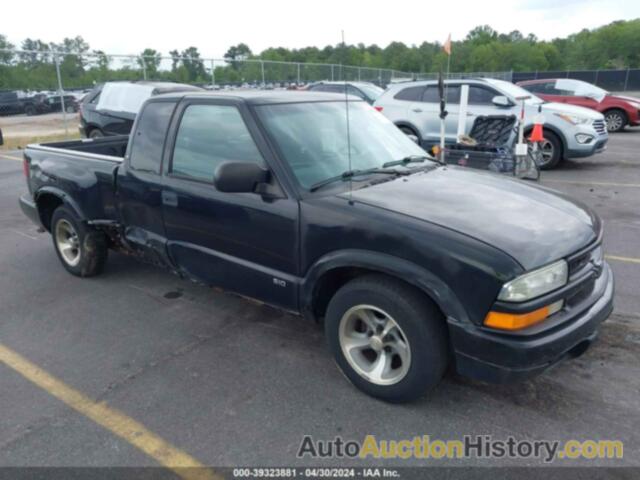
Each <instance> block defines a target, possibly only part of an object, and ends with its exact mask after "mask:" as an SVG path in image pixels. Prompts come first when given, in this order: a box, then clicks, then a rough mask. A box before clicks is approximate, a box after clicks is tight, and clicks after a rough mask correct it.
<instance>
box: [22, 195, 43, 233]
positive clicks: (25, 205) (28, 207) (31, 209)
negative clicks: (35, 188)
mask: <svg viewBox="0 0 640 480" xmlns="http://www.w3.org/2000/svg"><path fill="white" fill-rule="evenodd" d="M20 209H21V210H22V213H24V214H25V215H26V216H27V217H28V218H29V220H31V221H32V222H33V223H35V224H36V225H37V226H38V227H42V222H41V221H40V214H39V213H38V207H37V206H36V202H34V201H33V199H32V198H31V195H22V196H21V197H20Z"/></svg>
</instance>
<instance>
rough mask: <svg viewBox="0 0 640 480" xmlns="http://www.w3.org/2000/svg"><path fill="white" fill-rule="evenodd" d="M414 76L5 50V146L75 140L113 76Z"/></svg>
mask: <svg viewBox="0 0 640 480" xmlns="http://www.w3.org/2000/svg"><path fill="white" fill-rule="evenodd" d="M415 78H416V75H415V74H413V73H411V72H402V71H398V70H391V69H385V68H367V67H358V66H343V65H338V64H321V63H291V62H280V61H270V60H259V59H236V60H229V59H215V58H201V57H199V56H192V57H188V56H180V55H171V56H161V55H154V56H140V55H111V54H105V53H101V52H94V53H87V54H76V53H69V52H52V51H49V50H43V51H29V50H0V128H1V129H2V131H3V134H4V141H5V145H4V148H5V149H6V148H21V147H23V146H24V145H25V144H27V143H29V142H42V141H54V140H62V139H67V138H76V137H78V136H79V131H78V128H77V123H78V116H77V112H78V110H79V108H80V102H81V101H82V98H83V96H84V95H86V94H87V93H88V92H89V91H91V89H93V88H94V87H95V86H96V85H100V84H103V83H105V82H112V81H143V80H147V81H159V82H177V83H184V84H190V85H197V86H200V87H203V88H206V89H210V90H214V89H215V90H221V89H286V88H299V87H301V86H304V85H307V84H309V83H312V82H317V81H363V82H364V81H366V82H372V83H375V84H377V85H380V86H383V87H384V86H386V85H387V84H389V83H390V82H392V81H394V79H408V80H411V79H415Z"/></svg>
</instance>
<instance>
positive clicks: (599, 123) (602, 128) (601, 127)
mask: <svg viewBox="0 0 640 480" xmlns="http://www.w3.org/2000/svg"><path fill="white" fill-rule="evenodd" d="M593 128H594V129H595V131H596V132H598V134H600V135H604V134H605V133H607V126H606V124H605V123H604V120H594V121H593Z"/></svg>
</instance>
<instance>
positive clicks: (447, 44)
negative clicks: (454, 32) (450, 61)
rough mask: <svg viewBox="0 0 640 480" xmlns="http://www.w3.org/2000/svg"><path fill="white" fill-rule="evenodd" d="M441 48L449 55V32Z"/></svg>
mask: <svg viewBox="0 0 640 480" xmlns="http://www.w3.org/2000/svg"><path fill="white" fill-rule="evenodd" d="M442 49H443V50H444V51H445V53H446V54H447V55H449V56H451V34H449V36H448V37H447V41H446V42H444V46H443V47H442Z"/></svg>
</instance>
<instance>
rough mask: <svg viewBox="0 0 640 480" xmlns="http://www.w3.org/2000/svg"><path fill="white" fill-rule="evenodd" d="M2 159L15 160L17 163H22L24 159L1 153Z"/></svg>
mask: <svg viewBox="0 0 640 480" xmlns="http://www.w3.org/2000/svg"><path fill="white" fill-rule="evenodd" d="M0 158H4V159H5V160H14V161H16V162H21V161H22V158H20V157H14V156H13V155H7V154H6V153H0Z"/></svg>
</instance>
